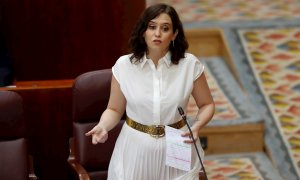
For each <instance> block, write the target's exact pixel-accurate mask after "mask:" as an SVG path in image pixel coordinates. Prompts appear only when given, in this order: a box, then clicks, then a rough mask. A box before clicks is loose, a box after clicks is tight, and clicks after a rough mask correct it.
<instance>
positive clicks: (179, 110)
mask: <svg viewBox="0 0 300 180" xmlns="http://www.w3.org/2000/svg"><path fill="white" fill-rule="evenodd" d="M178 112H179V114H180V115H181V117H182V119H183V120H184V122H185V124H186V125H187V127H188V129H189V131H190V135H191V137H192V140H193V143H194V146H195V149H196V152H197V155H198V158H199V160H200V164H201V166H202V170H203V172H204V176H205V179H206V180H208V179H207V175H206V171H205V168H204V165H203V163H202V159H201V157H200V154H199V150H198V148H197V145H196V141H195V139H194V136H193V133H192V130H191V127H190V125H189V123H188V122H187V120H186V115H185V114H184V111H183V109H182V107H180V106H179V107H178ZM199 142H200V138H199ZM200 146H201V143H200Z"/></svg>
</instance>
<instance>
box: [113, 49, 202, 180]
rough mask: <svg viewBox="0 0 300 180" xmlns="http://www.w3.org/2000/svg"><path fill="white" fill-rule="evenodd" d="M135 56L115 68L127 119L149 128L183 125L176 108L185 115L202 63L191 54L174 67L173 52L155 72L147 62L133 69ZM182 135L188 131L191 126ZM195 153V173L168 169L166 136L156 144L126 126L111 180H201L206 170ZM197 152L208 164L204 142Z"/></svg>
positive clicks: (164, 58)
mask: <svg viewBox="0 0 300 180" xmlns="http://www.w3.org/2000/svg"><path fill="white" fill-rule="evenodd" d="M130 56H131V54H130V55H125V56H122V57H120V58H119V59H118V61H117V62H116V64H115V65H114V66H113V68H112V72H113V76H114V77H115V78H116V80H117V81H118V83H119V84H120V88H121V91H122V92H123V94H124V96H125V98H126V101H127V103H126V113H127V116H128V117H129V118H131V119H133V120H134V121H136V122H139V123H141V124H144V125H169V124H173V123H175V122H177V121H179V120H181V119H182V118H181V116H180V114H179V113H178V110H177V107H178V106H181V107H182V108H183V109H184V110H185V109H186V107H187V103H188V100H189V97H190V94H191V92H192V90H193V83H194V81H195V80H196V79H197V78H198V77H199V76H200V75H201V74H202V73H203V71H204V66H203V64H202V63H201V61H199V59H198V58H196V57H195V56H194V55H192V54H189V53H186V54H185V58H183V59H181V60H180V61H179V64H177V65H175V64H172V63H171V60H170V53H169V52H168V53H167V54H166V55H165V56H164V57H163V58H161V59H160V60H159V62H158V65H157V68H156V67H155V65H154V63H153V61H152V60H151V59H147V58H146V56H144V58H143V59H142V62H140V63H131V62H130V59H129V57H130ZM181 129H182V130H185V131H187V130H188V128H187V126H184V127H183V128H181ZM192 147H193V148H192V149H193V150H192V167H191V170H190V171H188V172H187V171H183V170H180V169H176V168H173V167H169V166H166V165H165V154H166V152H165V151H166V141H165V136H164V137H161V138H155V137H152V136H150V135H149V134H147V133H144V132H140V131H138V130H135V129H133V128H131V127H129V126H128V125H127V124H126V123H124V126H123V128H122V130H121V132H120V135H119V137H118V139H117V141H116V145H115V149H114V152H113V154H112V157H111V161H110V164H109V170H108V179H109V180H194V179H195V180H196V179H197V180H198V179H199V171H200V169H201V165H200V162H199V159H198V157H197V154H196V151H195V148H194V146H193V145H192ZM197 147H198V150H199V151H200V155H201V158H202V160H203V157H204V152H203V150H202V148H201V147H200V144H199V142H198V143H197Z"/></svg>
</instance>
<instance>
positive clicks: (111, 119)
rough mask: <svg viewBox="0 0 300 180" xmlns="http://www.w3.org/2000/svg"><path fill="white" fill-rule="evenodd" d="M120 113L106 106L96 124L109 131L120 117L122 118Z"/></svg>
mask: <svg viewBox="0 0 300 180" xmlns="http://www.w3.org/2000/svg"><path fill="white" fill-rule="evenodd" d="M122 115H123V114H121V113H120V112H117V111H115V110H113V109H111V108H107V109H106V110H105V111H104V112H103V113H102V115H101V118H100V121H99V123H98V125H97V126H102V127H104V128H105V129H106V130H107V131H110V130H111V129H113V128H114V127H115V126H116V125H117V124H118V122H119V121H120V119H121V118H122Z"/></svg>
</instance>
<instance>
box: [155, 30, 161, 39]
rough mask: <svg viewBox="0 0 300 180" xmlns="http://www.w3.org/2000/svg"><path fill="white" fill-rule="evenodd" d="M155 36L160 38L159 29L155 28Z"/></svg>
mask: <svg viewBox="0 0 300 180" xmlns="http://www.w3.org/2000/svg"><path fill="white" fill-rule="evenodd" d="M155 36H156V37H160V28H157V29H156V30H155Z"/></svg>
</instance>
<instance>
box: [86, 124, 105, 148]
mask: <svg viewBox="0 0 300 180" xmlns="http://www.w3.org/2000/svg"><path fill="white" fill-rule="evenodd" d="M85 135H86V136H91V135H92V143H93V144H98V143H104V142H105V141H106V140H107V138H108V132H107V131H106V129H104V128H103V127H102V126H98V125H97V126H95V127H94V128H93V129H92V130H90V131H89V132H87V133H85Z"/></svg>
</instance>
